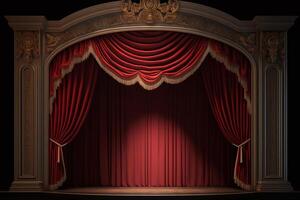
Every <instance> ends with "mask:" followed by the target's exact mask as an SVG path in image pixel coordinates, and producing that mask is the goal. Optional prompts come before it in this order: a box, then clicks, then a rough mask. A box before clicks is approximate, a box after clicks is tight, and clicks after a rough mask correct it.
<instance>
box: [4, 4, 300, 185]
mask: <svg viewBox="0 0 300 200" xmlns="http://www.w3.org/2000/svg"><path fill="white" fill-rule="evenodd" d="M102 2H108V1H107V0H106V1H103V0H102V1H100V0H81V1H78V0H77V1H68V0H61V1H57V0H52V1H49V0H44V1H43V0H39V1H34V0H27V1H17V0H9V1H1V2H0V99H1V102H0V107H1V109H0V116H1V118H0V191H1V190H8V188H9V186H10V184H11V182H12V179H13V131H14V125H13V111H14V98H13V85H14V84H13V77H14V76H13V32H12V30H11V29H10V28H9V27H8V25H7V22H6V20H5V18H4V16H5V15H44V16H46V17H47V19H49V20H59V19H61V18H63V17H65V16H67V15H69V14H71V13H73V12H75V11H77V10H80V9H83V8H86V7H88V6H92V5H95V4H99V3H102ZM193 2H195V3H201V4H204V5H207V6H210V7H214V8H216V9H219V10H221V11H224V12H226V13H228V14H231V15H233V16H234V17H236V18H238V19H241V20H251V19H253V17H254V16H256V15H277V16H279V15H298V16H300V6H298V5H297V1H295V0H288V1H287V0H285V1H274V0H273V1H266V0H264V1H262V0H252V1H249V0H247V1H233V0H226V1H220V0H205V1H204V0H203V1H195V0H194V1H193ZM299 37H300V20H299V19H298V20H297V21H296V23H295V25H294V26H293V27H292V28H291V29H290V30H289V32H288V64H289V75H288V77H289V82H288V83H289V92H288V94H289V96H288V99H289V100H288V107H289V113H288V117H289V119H288V128H289V133H288V134H289V141H288V143H289V148H288V156H289V158H288V160H289V162H288V165H289V167H288V170H289V180H290V181H291V183H292V185H293V187H294V189H296V190H300V162H297V161H298V160H299V159H300V156H299V153H298V151H299V150H300V149H299V148H298V146H300V140H298V139H299V138H300V137H299V136H298V135H299V134H300V133H299V128H298V119H299V117H298V116H299V113H300V109H299V108H300V106H299V104H300V97H298V93H299V91H300V90H299V88H298V86H300V84H299V83H298V80H297V79H298V73H299V72H300V70H299V68H300V51H299V50H298V47H300V39H299ZM299 77H300V76H299Z"/></svg>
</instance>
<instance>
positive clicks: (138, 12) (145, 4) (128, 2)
mask: <svg viewBox="0 0 300 200" xmlns="http://www.w3.org/2000/svg"><path fill="white" fill-rule="evenodd" d="M121 2H122V4H121V7H122V11H123V19H124V20H125V21H126V22H129V23H130V22H136V21H142V22H145V23H147V24H152V23H155V22H172V21H174V20H175V19H176V12H177V11H178V9H179V1H178V0H168V2H166V3H160V0H140V2H139V3H137V2H132V0H122V1H121Z"/></svg>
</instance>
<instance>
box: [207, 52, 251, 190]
mask: <svg viewBox="0 0 300 200" xmlns="http://www.w3.org/2000/svg"><path fill="white" fill-rule="evenodd" d="M202 77H203V79H204V85H205V88H206V92H207V95H208V98H209V102H210V105H211V108H212V111H213V113H214V116H215V119H216V121H217V122H218V125H219V127H220V129H221V130H222V132H223V134H224V136H225V137H226V139H227V140H228V141H229V142H230V143H232V144H233V145H234V146H236V147H237V155H236V161H235V168H234V180H235V183H236V184H237V185H239V186H241V187H242V188H244V189H248V190H250V189H251V159H250V158H251V155H250V153H251V151H250V146H251V142H250V137H251V115H250V114H249V113H248V111H247V103H246V101H245V100H244V99H243V94H244V90H243V88H242V87H241V85H240V84H239V82H238V80H237V77H236V76H235V75H234V74H233V73H231V72H229V71H228V70H226V69H225V68H224V66H223V64H221V63H219V62H218V61H216V60H214V59H212V58H211V57H210V56H208V57H207V59H206V60H205V62H204V63H203V66H202Z"/></svg>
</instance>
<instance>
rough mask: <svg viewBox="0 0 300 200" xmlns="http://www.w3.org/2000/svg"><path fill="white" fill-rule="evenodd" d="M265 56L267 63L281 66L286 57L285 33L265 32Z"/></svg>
mask: <svg viewBox="0 0 300 200" xmlns="http://www.w3.org/2000/svg"><path fill="white" fill-rule="evenodd" d="M263 56H264V62H265V63H266V64H272V65H276V66H278V67H279V66H280V65H282V64H283V62H284V59H285V48H284V33H283V32H263Z"/></svg>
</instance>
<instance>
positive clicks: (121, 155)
mask: <svg viewBox="0 0 300 200" xmlns="http://www.w3.org/2000/svg"><path fill="white" fill-rule="evenodd" d="M200 73H201V71H200V70H199V71H197V72H196V73H195V74H193V75H192V76H191V77H190V78H189V79H187V80H186V81H184V82H182V83H180V84H177V85H170V84H163V85H161V86H160V87H159V88H157V89H156V90H153V91H146V90H144V89H143V88H141V87H140V86H139V85H134V86H124V85H122V84H119V83H118V82H116V81H115V80H113V79H112V78H111V77H109V76H108V75H107V74H106V73H105V72H103V71H102V70H99V76H98V78H97V80H99V81H97V84H96V89H95V91H97V92H95V95H94V99H93V102H92V104H91V108H92V109H90V111H89V113H88V115H87V117H86V120H85V122H84V124H83V125H82V128H81V129H80V132H79V133H78V136H77V137H76V139H75V140H74V141H73V142H72V143H71V144H69V145H68V146H66V147H65V148H64V151H65V154H64V155H66V156H65V157H66V158H65V159H66V167H67V177H68V178H67V180H66V184H65V187H86V186H90V187H91V186H95V187H97V186H108V187H109V186H110V187H122V186H123V187H149V186H151V187H196V186H199V187H203V186H224V187H230V186H233V185H234V182H233V179H232V177H233V167H234V161H235V147H233V146H232V145H231V143H229V142H228V141H227V140H225V138H224V136H223V135H222V132H221V131H220V129H219V128H218V125H217V123H216V121H215V118H214V116H213V114H212V111H211V108H210V105H209V101H208V98H207V95H206V92H205V88H204V86H203V83H202V77H201V74H200Z"/></svg>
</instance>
